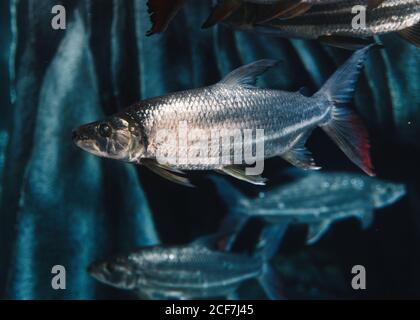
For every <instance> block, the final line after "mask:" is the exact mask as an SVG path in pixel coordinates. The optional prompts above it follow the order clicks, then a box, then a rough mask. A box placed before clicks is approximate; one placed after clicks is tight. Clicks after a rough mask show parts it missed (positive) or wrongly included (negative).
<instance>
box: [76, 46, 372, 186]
mask: <svg viewBox="0 0 420 320" xmlns="http://www.w3.org/2000/svg"><path fill="white" fill-rule="evenodd" d="M368 51H369V47H366V48H364V49H361V50H359V51H356V52H355V53H354V54H353V55H352V56H351V57H350V58H349V60H348V61H347V62H346V63H344V65H342V66H341V67H340V68H339V69H338V70H337V71H336V72H335V73H334V74H333V75H332V77H331V78H330V79H329V80H328V81H327V82H326V83H325V85H324V86H323V87H322V88H321V89H320V90H319V91H318V92H317V93H316V94H314V95H313V96H311V97H308V96H305V95H303V94H302V93H300V92H284V91H280V90H271V89H261V88H257V87H255V86H254V83H255V81H256V77H257V76H258V75H260V74H262V73H263V72H264V71H266V70H267V69H268V68H270V67H272V66H274V65H275V61H273V60H261V61H257V62H254V63H251V64H249V65H246V66H243V67H241V68H239V69H236V70H234V71H233V72H231V73H230V74H228V75H227V76H226V77H225V78H224V79H223V80H222V81H220V82H219V83H216V84H214V85H212V86H209V87H204V88H199V89H193V90H187V91H181V92H175V93H172V94H168V95H166V96H162V97H157V98H152V99H147V100H144V101H141V102H139V103H137V104H134V105H133V106H131V107H129V108H127V109H126V110H124V111H122V112H120V113H117V114H115V115H113V116H111V117H109V118H107V119H105V120H102V121H99V122H94V123H90V124H87V125H84V126H81V127H79V128H78V129H76V130H74V131H73V140H74V142H75V143H76V145H77V146H79V147H80V148H82V149H84V150H86V151H88V152H90V153H93V154H95V155H97V156H101V157H106V158H112V159H118V160H122V161H127V162H133V163H137V164H143V165H146V166H148V167H149V168H150V169H152V170H153V171H155V172H156V173H158V174H161V175H162V176H164V177H165V178H168V179H171V180H173V181H175V182H179V183H183V184H188V183H189V181H188V179H187V178H186V177H184V176H183V171H182V170H218V171H221V172H223V173H225V174H228V175H231V176H233V177H236V178H239V179H242V180H244V181H248V182H251V183H254V184H264V181H265V180H264V179H263V178H262V177H260V176H259V175H258V174H255V173H252V174H250V173H249V172H248V171H246V170H244V169H243V166H245V165H247V164H249V162H248V161H247V160H246V158H245V157H241V155H242V154H245V151H246V150H248V151H250V150H253V148H254V147H256V149H257V151H258V146H263V147H264V151H263V152H256V154H255V157H254V158H252V160H253V162H254V163H256V165H255V167H257V165H259V166H261V163H262V164H263V161H264V159H267V158H272V157H275V156H280V157H282V158H283V159H285V160H287V161H288V162H290V163H291V164H293V165H295V166H297V167H300V168H304V169H319V167H318V166H316V164H315V163H314V161H313V159H312V157H311V154H310V152H309V151H308V150H307V149H306V148H305V143H306V140H307V139H308V137H309V136H310V135H311V133H312V131H313V130H314V129H315V128H316V127H321V128H322V129H323V130H324V131H325V132H326V133H327V134H328V135H329V136H330V137H331V138H332V139H333V140H334V141H335V142H336V143H337V145H338V146H339V147H340V148H341V150H342V151H343V152H344V153H345V154H346V155H347V156H348V157H349V159H350V160H351V161H353V162H354V163H355V164H356V165H358V166H359V167H360V168H361V169H363V170H364V171H365V172H366V173H367V174H369V175H373V174H374V173H373V169H372V164H371V160H370V155H369V142H368V134H367V131H366V129H365V128H364V126H363V125H362V123H361V121H360V120H359V118H358V117H357V116H356V114H355V113H353V112H352V111H351V110H350V109H348V108H346V107H345V106H344V105H345V104H346V103H348V102H349V101H350V100H351V99H352V95H353V92H354V88H355V85H356V82H357V79H358V77H359V74H360V71H361V70H362V67H363V63H364V61H365V59H366V56H367V53H368ZM181 127H182V128H181ZM184 129H185V130H184ZM247 130H248V133H249V132H251V133H258V130H264V135H259V136H258V135H257V134H255V136H256V138H255V139H246V138H245V135H246V134H245V132H246V131H247ZM181 131H182V132H181ZM197 131H199V134H198V137H197V136H196V137H194V135H193V133H196V132H197ZM232 132H235V133H236V134H238V135H239V139H240V140H236V139H235V144H231V143H230V141H231V138H232ZM163 133H165V135H164V136H165V137H164V138H165V139H166V140H165V139H163V138H162V135H163ZM187 136H188V137H187ZM190 136H191V137H190ZM214 136H216V138H215V139H211V138H210V137H214ZM181 137H186V138H188V140H186V141H184V142H182V143H181V141H180V140H181ZM219 138H221V139H219ZM242 138H243V139H242ZM220 141H228V145H226V144H223V146H222V147H221V143H220ZM237 142H238V143H237ZM239 142H241V143H239ZM203 145H204V147H205V148H203ZM241 147H242V148H241ZM225 148H228V150H227V151H228V154H229V156H230V158H229V157H228V159H227V160H229V161H226V158H225V156H226V152H225ZM238 150H239V152H242V151H243V153H240V157H238V158H237V157H236V153H237V151H238ZM234 153H235V155H234ZM162 154H165V155H166V154H170V155H172V156H170V157H168V160H167V162H165V161H166V160H165V159H163V160H164V161H163V160H162V159H159V155H162ZM161 158H162V157H161ZM238 161H240V163H238ZM255 167H254V168H253V169H255ZM247 169H250V168H247Z"/></svg>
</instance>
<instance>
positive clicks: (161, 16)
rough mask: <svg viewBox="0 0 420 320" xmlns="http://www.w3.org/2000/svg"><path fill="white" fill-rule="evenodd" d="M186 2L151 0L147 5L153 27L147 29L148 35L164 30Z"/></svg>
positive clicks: (181, 0) (178, 0)
mask: <svg viewBox="0 0 420 320" xmlns="http://www.w3.org/2000/svg"><path fill="white" fill-rule="evenodd" d="M184 3H185V0H171V1H168V0H149V1H148V3H147V5H148V7H149V13H150V20H151V22H152V28H151V29H150V30H149V31H147V33H146V35H147V36H151V35H152V34H155V33H161V32H164V31H165V30H166V29H167V28H168V25H169V23H170V22H171V20H172V19H173V18H174V17H175V16H176V15H177V13H178V11H179V10H180V9H181V8H182V6H183V5H184Z"/></svg>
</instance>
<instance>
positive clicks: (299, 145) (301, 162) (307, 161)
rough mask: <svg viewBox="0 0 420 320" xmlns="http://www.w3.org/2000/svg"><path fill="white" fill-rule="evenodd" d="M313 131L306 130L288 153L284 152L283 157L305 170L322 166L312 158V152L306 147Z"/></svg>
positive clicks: (317, 168)
mask: <svg viewBox="0 0 420 320" xmlns="http://www.w3.org/2000/svg"><path fill="white" fill-rule="evenodd" d="M311 133H312V131H311V130H310V131H308V132H304V133H302V134H300V135H299V136H298V137H297V138H296V140H295V143H293V147H292V148H291V149H290V150H289V151H288V152H286V153H284V154H282V155H281V157H282V158H283V159H284V160H286V161H288V162H289V163H291V164H292V165H294V166H295V167H298V168H301V169H305V170H319V169H321V167H319V166H317V165H316V163H315V160H314V159H313V158H312V154H311V152H310V151H309V150H308V149H306V147H305V143H306V140H308V138H309V136H310V135H311Z"/></svg>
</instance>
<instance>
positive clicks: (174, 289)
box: [88, 232, 283, 299]
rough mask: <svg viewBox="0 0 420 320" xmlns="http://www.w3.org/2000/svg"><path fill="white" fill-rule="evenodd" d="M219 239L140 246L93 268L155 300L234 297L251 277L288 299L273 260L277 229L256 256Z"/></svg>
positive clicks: (93, 271)
mask: <svg viewBox="0 0 420 320" xmlns="http://www.w3.org/2000/svg"><path fill="white" fill-rule="evenodd" d="M263 237H267V238H263ZM215 239H216V240H217V236H216V237H214V239H213V237H204V238H200V239H199V240H196V241H195V242H193V243H191V244H188V245H180V246H156V247H148V248H142V249H138V250H136V251H134V252H131V253H129V254H126V255H121V256H119V257H116V258H113V259H110V260H107V261H103V262H97V263H93V264H92V265H91V266H90V267H89V268H88V272H89V273H90V275H91V276H93V277H94V278H95V279H97V280H99V281H101V282H103V283H105V284H108V285H111V286H113V287H116V288H119V289H125V290H133V291H135V292H136V293H137V294H138V295H140V296H141V297H147V298H150V299H168V298H171V299H174V298H177V299H193V298H195V299H197V298H201V299H202V298H216V297H228V298H235V294H236V291H237V289H238V288H239V287H240V285H241V284H242V283H243V282H244V281H246V280H250V279H257V280H258V281H259V283H260V285H261V286H262V288H263V289H264V291H265V292H266V294H267V297H268V298H270V299H282V298H283V296H282V293H281V290H280V286H279V282H278V279H276V276H275V273H274V271H273V270H272V269H271V266H270V265H269V260H270V259H271V257H272V256H273V255H274V254H275V253H276V249H277V247H278V242H277V240H276V239H277V236H276V234H274V232H271V233H270V234H269V233H265V234H263V235H262V238H261V239H263V241H264V243H261V245H259V246H258V247H259V250H257V252H256V253H255V255H253V256H251V255H248V254H240V253H229V252H223V251H220V250H219V249H217V248H213V246H214V244H213V243H212V242H213V241H214V240H215ZM216 247H217V246H216Z"/></svg>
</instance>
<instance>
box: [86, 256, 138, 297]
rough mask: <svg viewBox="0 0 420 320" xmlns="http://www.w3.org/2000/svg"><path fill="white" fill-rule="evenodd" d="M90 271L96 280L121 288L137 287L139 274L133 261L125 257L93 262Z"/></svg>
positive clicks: (130, 288) (131, 288)
mask: <svg viewBox="0 0 420 320" xmlns="http://www.w3.org/2000/svg"><path fill="white" fill-rule="evenodd" d="M88 273H89V274H90V275H91V276H92V277H93V278H95V279H96V280H98V281H100V282H102V283H105V284H108V285H110V286H113V287H115V288H119V289H125V290H133V289H135V288H136V284H137V276H136V268H135V266H134V264H133V263H131V262H130V261H129V260H128V259H126V258H123V257H118V258H115V259H113V260H111V261H101V262H95V263H92V264H91V265H90V266H89V267H88Z"/></svg>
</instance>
